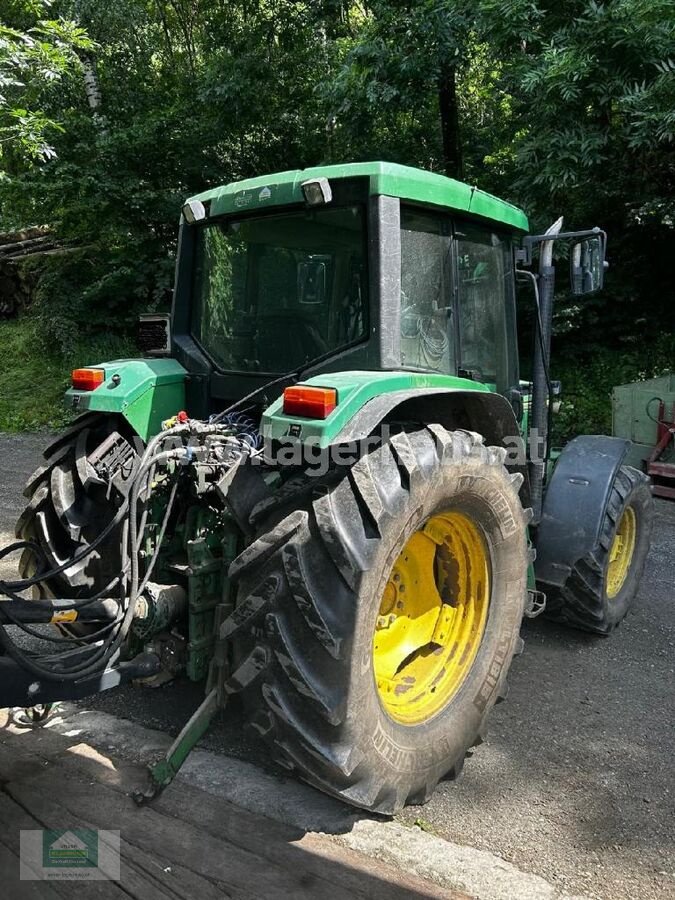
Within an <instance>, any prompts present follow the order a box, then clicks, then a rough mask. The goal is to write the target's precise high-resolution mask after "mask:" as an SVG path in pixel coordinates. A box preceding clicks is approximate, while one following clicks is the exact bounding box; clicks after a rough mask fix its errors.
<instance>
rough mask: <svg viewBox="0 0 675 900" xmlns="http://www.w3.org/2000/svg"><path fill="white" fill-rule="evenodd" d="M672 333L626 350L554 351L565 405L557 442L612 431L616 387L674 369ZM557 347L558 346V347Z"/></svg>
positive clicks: (556, 428) (558, 421)
mask: <svg viewBox="0 0 675 900" xmlns="http://www.w3.org/2000/svg"><path fill="white" fill-rule="evenodd" d="M672 342H673V340H672V336H671V335H662V336H661V338H659V339H657V340H656V341H655V342H654V343H653V344H648V345H647V346H644V345H643V346H641V347H640V348H639V349H637V348H633V349H631V350H627V351H625V352H623V353H617V352H615V351H612V350H608V349H607V348H606V347H602V346H600V347H593V346H588V347H586V348H585V349H584V350H583V351H582V350H578V351H576V352H572V353H558V354H556V353H555V352H554V361H553V367H552V373H551V374H552V377H553V378H556V379H558V380H560V381H561V382H562V388H563V393H562V397H563V399H562V405H561V409H560V412H559V413H558V415H556V416H554V420H553V425H554V428H553V434H554V441H557V442H558V443H560V444H564V443H566V442H567V441H568V440H570V439H571V438H573V437H574V436H575V435H577V434H611V427H612V406H611V393H612V388H613V387H615V386H617V385H620V384H630V383H631V382H633V381H644V380H645V379H648V378H654V377H656V376H658V375H663V374H664V373H666V372H669V371H672V365H673V353H672ZM554 349H555V348H554Z"/></svg>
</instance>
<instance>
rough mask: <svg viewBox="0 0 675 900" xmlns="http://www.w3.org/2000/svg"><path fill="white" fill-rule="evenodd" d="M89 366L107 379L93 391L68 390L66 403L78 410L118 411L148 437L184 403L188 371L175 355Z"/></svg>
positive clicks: (142, 436) (145, 438)
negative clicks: (101, 372)
mask: <svg viewBox="0 0 675 900" xmlns="http://www.w3.org/2000/svg"><path fill="white" fill-rule="evenodd" d="M90 368H95V369H103V371H104V373H105V380H104V382H103V384H101V385H100V386H99V387H97V388H96V389H95V390H93V391H77V390H74V389H72V388H71V389H70V390H69V391H66V406H67V407H68V408H69V409H72V410H74V411H76V412H78V413H83V412H105V413H119V414H120V415H122V416H123V417H124V418H125V419H126V420H127V422H129V424H130V425H131V427H132V428H133V429H134V431H135V432H136V433H137V434H138V435H139V436H140V437H141V438H143V440H144V441H148V440H149V439H150V438H151V437H152V436H153V435H155V434H157V433H158V432H159V431H160V430H161V427H162V422H164V421H165V420H166V419H169V418H170V417H171V416H175V415H176V413H178V412H180V410H182V409H183V407H184V406H185V376H186V374H187V373H186V371H185V369H184V368H183V366H181V365H180V363H178V362H177V361H176V360H175V359H117V360H113V361H112V362H105V363H98V364H96V365H93V366H91V367H90Z"/></svg>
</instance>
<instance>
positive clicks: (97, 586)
mask: <svg viewBox="0 0 675 900" xmlns="http://www.w3.org/2000/svg"><path fill="white" fill-rule="evenodd" d="M116 431H117V432H119V433H120V434H121V435H122V436H123V437H124V438H125V439H126V440H127V441H129V443H130V444H132V446H133V442H134V435H133V433H132V432H131V430H130V429H129V427H128V426H127V425H126V423H125V422H124V420H122V419H120V418H119V417H116V416H105V415H99V414H95V413H94V414H87V415H84V416H81V417H80V418H79V419H77V421H76V422H75V423H74V425H73V426H72V427H71V428H69V429H68V430H67V431H65V432H64V433H63V434H62V435H60V436H59V437H58V438H57V439H56V440H55V441H54V442H53V443H52V444H50V445H49V447H47V449H46V450H45V452H44V459H45V462H44V463H43V465H41V466H40V467H39V468H38V469H37V470H36V471H35V472H34V473H33V475H31V477H30V478H29V479H28V483H27V484H26V488H25V489H24V495H25V496H26V497H27V498H28V500H29V502H28V505H27V506H26V508H25V510H24V511H23V513H22V514H21V516H20V517H19V520H18V521H17V524H16V536H17V537H18V538H19V539H20V540H24V541H33V542H35V543H36V544H37V545H38V546H39V547H40V548H41V550H42V552H43V553H44V556H45V559H46V565H47V567H48V569H53V568H56V567H57V566H59V565H61V564H62V563H64V562H67V561H68V560H70V559H72V558H73V557H74V556H75V555H76V554H78V553H80V552H81V551H82V550H84V549H86V548H87V547H90V546H91V545H92V543H93V542H94V541H96V540H97V539H98V537H99V535H100V534H101V532H102V531H103V529H104V528H105V527H106V526H107V525H108V524H109V522H110V521H111V519H112V518H113V517H114V516H115V513H116V512H117V509H118V507H119V504H120V502H121V495H119V494H118V493H117V491H115V490H112V492H110V493H109V491H108V484H107V483H106V482H104V481H102V480H101V479H100V478H98V477H97V476H96V472H95V471H94V470H93V468H92V466H91V464H90V462H89V461H88V457H90V456H91V454H92V453H93V452H94V451H95V450H96V449H97V448H99V447H100V445H101V444H102V443H103V441H105V439H106V438H108V437H109V436H110V435H111V434H113V433H114V432H116ZM137 449H138V448H137ZM120 567H121V555H120V528H119V527H116V528H114V529H113V530H112V532H111V533H110V535H109V536H108V537H106V538H105V540H104V541H102V542H101V544H100V545H99V546H98V547H97V548H96V550H94V551H93V552H92V553H91V554H89V555H87V556H85V557H84V558H83V559H82V560H80V561H79V562H77V563H75V564H74V565H72V566H69V567H68V568H67V569H65V570H64V571H63V572H62V573H60V574H59V575H55V576H53V577H52V578H49V579H46V580H45V581H43V582H41V583H40V584H38V585H36V586H35V588H34V592H35V596H36V597H38V598H40V597H42V598H46V597H59V598H69V599H81V598H85V597H88V596H91V595H92V594H94V593H95V592H96V591H99V590H101V589H102V588H104V587H105V586H106V585H107V584H108V583H109V582H110V581H112V579H114V578H115V577H116V576H117V574H118V573H119V571H120ZM37 568H38V559H37V557H36V554H35V553H34V552H33V551H32V550H30V549H27V550H25V551H24V553H23V554H22V556H21V559H20V561H19V572H20V575H21V577H22V578H32V577H33V575H35V574H36V571H37Z"/></svg>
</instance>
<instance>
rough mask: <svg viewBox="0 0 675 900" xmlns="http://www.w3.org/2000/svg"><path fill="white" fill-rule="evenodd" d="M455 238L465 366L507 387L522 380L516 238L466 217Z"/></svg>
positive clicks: (481, 377)
mask: <svg viewBox="0 0 675 900" xmlns="http://www.w3.org/2000/svg"><path fill="white" fill-rule="evenodd" d="M455 238H456V241H455V273H456V275H455V280H456V290H457V306H458V320H459V369H460V371H462V372H465V373H467V374H469V375H470V377H473V378H475V379H476V380H478V381H482V382H484V383H486V384H493V385H495V386H496V389H497V390H498V391H500V392H505V391H507V390H508V389H509V388H512V387H517V385H518V349H517V337H516V323H515V284H514V270H513V249H512V244H511V239H510V237H509V236H508V235H502V234H498V233H496V232H493V231H491V230H490V229H489V228H483V227H481V226H478V225H475V224H473V223H464V222H461V221H457V222H456V223H455Z"/></svg>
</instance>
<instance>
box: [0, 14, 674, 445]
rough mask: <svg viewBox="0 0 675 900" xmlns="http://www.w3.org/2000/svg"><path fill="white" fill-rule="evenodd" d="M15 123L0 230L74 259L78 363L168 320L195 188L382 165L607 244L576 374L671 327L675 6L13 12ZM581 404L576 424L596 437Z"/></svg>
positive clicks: (73, 328) (579, 311) (9, 22)
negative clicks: (594, 228) (437, 176)
mask: <svg viewBox="0 0 675 900" xmlns="http://www.w3.org/2000/svg"><path fill="white" fill-rule="evenodd" d="M0 129H3V131H2V133H1V134H0V168H1V169H2V171H3V174H2V175H1V176H0V231H1V230H7V229H10V228H15V227H23V226H26V225H31V224H42V223H47V224H49V225H51V226H52V227H53V228H54V229H55V231H56V234H57V237H58V238H60V239H61V240H62V241H63V242H64V244H65V246H66V247H67V248H69V251H70V252H68V253H64V254H63V255H60V256H54V257H47V258H45V259H42V260H41V261H39V262H37V263H36V264H35V265H36V272H35V274H36V277H37V282H38V289H37V294H36V297H35V300H34V304H33V309H32V311H31V315H32V317H33V318H32V322H33V324H32V326H31V327H34V328H36V329H37V330H38V332H39V334H40V335H43V336H48V338H49V340H50V342H51V343H52V344H53V345H54V346H56V347H57V348H58V349H59V352H61V353H65V354H72V353H73V352H74V348H75V346H76V345H77V342H78V341H80V340H82V337H83V335H85V336H92V335H93V336H95V335H96V334H97V333H98V334H100V333H102V332H104V331H105V332H114V333H116V334H119V335H121V336H124V335H128V334H130V333H131V328H132V325H133V322H134V321H135V318H136V315H137V313H138V312H140V311H149V310H153V309H159V308H164V309H166V308H168V304H169V301H170V294H171V282H172V277H173V266H174V258H175V235H176V226H177V219H178V211H179V209H180V206H181V203H182V201H183V200H184V198H185V197H186V196H188V195H189V194H191V193H194V192H197V191H200V190H203V189H205V188H207V187H210V186H213V185H215V184H219V183H223V182H228V181H231V180H235V179H239V178H244V177H248V176H252V175H257V174H260V173H263V172H271V171H275V170H282V169H288V168H294V167H299V166H308V165H313V164H318V163H321V162H323V161H338V160H346V161H349V160H357V159H373V158H384V159H391V160H393V161H398V162H403V163H408V164H412V165H420V166H423V167H427V168H431V169H434V170H438V171H443V170H446V171H451V170H453V167H454V170H457V171H459V169H460V168H462V169H463V172H464V177H465V179H466V180H468V181H471V182H472V183H476V184H478V185H479V186H480V187H482V188H484V189H487V190H490V191H492V192H493V193H496V194H498V195H500V196H503V197H505V198H506V199H510V200H513V201H515V202H518V203H520V204H522V205H524V206H525V207H526V208H527V210H528V212H529V213H530V215H531V218H532V221H533V226H534V227H535V229H539V228H543V227H546V226H547V225H548V224H549V223H550V222H551V221H552V220H553V219H554V218H556V217H557V216H558V215H559V214H560V213H561V212H564V213H565V216H566V224H567V225H568V226H569V227H581V226H586V225H596V224H597V225H600V226H601V227H604V228H606V230H607V231H608V232H609V235H610V244H609V248H610V261H611V268H610V270H609V273H608V277H607V281H606V285H607V287H606V290H605V291H604V292H603V294H601V295H599V296H597V297H593V298H587V299H585V300H584V301H583V303H579V302H578V301H576V300H574V301H572V300H571V299H570V298H568V297H565V296H561V297H560V300H559V303H558V315H557V319H556V328H557V334H558V337H557V352H558V353H559V354H560V355H561V356H562V357H564V358H566V359H567V358H578V357H579V354H580V353H582V352H585V351H584V348H586V347H588V346H589V345H590V346H593V347H594V348H598V351H597V353H596V351H595V350H594V351H593V353H594V356H597V355H598V354H599V356H600V357H601V356H603V354H605V353H606V354H607V358H608V359H610V358H612V359H613V358H618V356H617V355H619V354H620V355H622V356H625V355H627V356H628V357H630V358H633V356H634V357H635V359H636V365H637V360H639V358H640V357H641V355H642V354H643V353H644V349H643V347H644V346H645V345H647V344H649V343H652V342H654V341H655V340H657V339H658V336H659V334H660V333H662V332H665V333H675V303H674V302H673V300H674V299H675V298H674V297H673V278H672V272H671V264H670V257H671V252H672V251H671V246H672V242H673V238H674V237H675V233H674V230H675V201H674V200H673V197H675V0H557V2H556V3H552V2H550V0H472V2H471V3H469V2H468V0H317V2H309V0H304V2H303V0H300V2H298V0H228V2H223V0H116V2H115V3H107V4H102V3H100V2H98V0H77V2H76V0H3V24H2V27H1V29H0ZM524 322H525V326H527V317H525V318H524ZM523 346H525V347H526V346H528V344H527V343H524V344H523ZM619 374H620V373H619V372H617V371H616V370H615V369H612V370H611V371H607V372H605V373H604V375H603V376H602V377H603V378H612V379H616V378H617V377H619ZM590 384H592V385H594V387H591V386H590ZM575 390H576V393H577V395H578V397H581V396H582V395H583V394H584V391H586V388H583V387H582V386H581V385H580V386H579V388H578V390H577V389H576V387H575ZM587 392H588V398H589V399H588V403H585V401H582V400H581V399H579V400H578V402H577V407H576V409H577V412H576V413H569V416H571V417H572V418H569V425H568V426H565V427H566V428H568V430H569V429H570V428H574V427H580V426H581V423H582V421H583V422H587V423H593V422H595V423H597V422H600V421H601V415H600V413H599V408H600V404H601V403H604V400H605V399H606V392H607V385H606V384H603V385H602V386H601V378H600V376H598V379H591V380H590V382H589V387H588V389H587ZM603 392H604V393H603ZM593 397H595V398H598V399H597V402H598V404H599V405H598V409H597V410H596V409H594V408H593V403H594V402H595V401H594V400H593V399H592V398H593ZM603 408H604V407H603ZM581 409H585V410H586V412H584V413H581V412H579V410H581ZM574 416H576V417H577V418H574Z"/></svg>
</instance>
